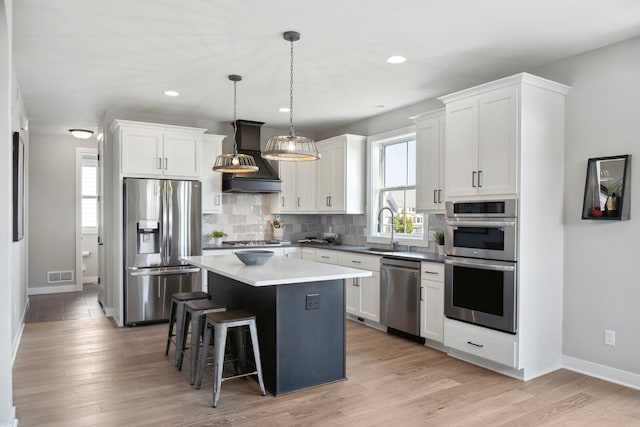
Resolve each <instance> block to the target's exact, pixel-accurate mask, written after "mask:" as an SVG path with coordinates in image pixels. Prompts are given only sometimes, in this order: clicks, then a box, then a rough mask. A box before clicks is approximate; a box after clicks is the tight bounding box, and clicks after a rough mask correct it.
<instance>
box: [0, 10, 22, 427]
mask: <svg viewBox="0 0 640 427" xmlns="http://www.w3.org/2000/svg"><path fill="white" fill-rule="evenodd" d="M11 17H12V2H11V0H3V1H0V100H2V101H0V224H1V225H0V342H2V345H0V426H12V425H14V423H15V422H16V419H15V408H14V406H13V396H12V394H13V387H12V382H13V376H12V372H11V370H12V365H13V354H12V353H13V346H12V345H11V344H12V343H13V342H14V337H16V336H17V335H19V330H20V323H14V320H13V310H14V306H15V302H14V301H15V300H16V298H19V297H16V296H17V295H18V294H19V293H20V287H21V284H20V283H19V282H15V281H14V280H15V276H16V273H15V269H16V268H15V266H13V265H12V262H13V259H14V252H15V251H16V249H15V246H16V245H15V244H14V243H13V232H12V227H13V224H12V184H11V182H12V179H11V177H12V173H11V172H12V167H11V160H12V157H13V156H12V142H11V132H12V124H11V117H12V103H13V102H12V101H13V97H12V93H13V91H12V83H13V77H12V74H13V68H12V61H11V58H12V51H11V40H12V38H11ZM18 246H19V245H18ZM17 251H18V252H19V251H20V249H17ZM18 267H19V266H18ZM18 276H19V274H18ZM18 280H19V279H18Z"/></svg>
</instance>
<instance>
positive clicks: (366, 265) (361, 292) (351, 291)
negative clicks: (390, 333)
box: [338, 252, 380, 322]
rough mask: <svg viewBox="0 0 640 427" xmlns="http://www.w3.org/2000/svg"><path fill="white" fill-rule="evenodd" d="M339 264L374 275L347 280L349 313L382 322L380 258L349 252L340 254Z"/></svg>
mask: <svg viewBox="0 0 640 427" xmlns="http://www.w3.org/2000/svg"><path fill="white" fill-rule="evenodd" d="M338 264H339V265H343V266H345V267H354V268H360V269H363V270H368V271H371V273H373V276H371V277H359V278H355V279H347V280H346V281H345V286H346V309H347V313H349V314H351V315H354V316H357V317H362V318H363V319H369V320H373V321H374V322H379V321H380V257H378V256H372V255H359V254H354V253H349V252H339V253H338Z"/></svg>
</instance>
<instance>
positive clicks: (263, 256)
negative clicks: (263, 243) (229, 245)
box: [235, 249, 273, 265]
mask: <svg viewBox="0 0 640 427" xmlns="http://www.w3.org/2000/svg"><path fill="white" fill-rule="evenodd" d="M235 255H236V256H237V257H238V258H240V261H242V262H243V263H244V264H245V265H262V264H264V263H266V262H267V261H269V259H270V258H271V257H272V256H273V251H263V250H259V249H252V250H249V251H238V252H236V253H235Z"/></svg>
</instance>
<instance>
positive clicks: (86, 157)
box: [78, 150, 100, 234]
mask: <svg viewBox="0 0 640 427" xmlns="http://www.w3.org/2000/svg"><path fill="white" fill-rule="evenodd" d="M79 160H80V165H79V166H80V170H79V188H78V199H79V205H80V206H79V215H80V216H79V221H80V231H81V234H98V226H99V221H100V218H99V212H98V210H99V209H100V194H99V193H100V189H99V188H98V185H99V182H98V180H99V177H98V174H99V165H98V153H97V150H96V151H95V152H93V151H84V152H82V153H81V154H80V159H79ZM89 163H92V164H91V165H90V164H89ZM85 166H94V167H95V169H96V191H95V195H92V196H88V195H84V194H83V192H82V182H83V168H84V167H85ZM83 200H95V201H96V218H95V220H96V225H95V226H91V227H85V226H84V225H83V221H82V219H83V218H84V213H83V204H82V202H83Z"/></svg>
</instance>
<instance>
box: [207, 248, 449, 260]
mask: <svg viewBox="0 0 640 427" xmlns="http://www.w3.org/2000/svg"><path fill="white" fill-rule="evenodd" d="M296 246H297V247H300V248H313V249H325V250H330V251H342V252H352V253H357V254H363V255H377V256H385V257H393V258H400V259H408V260H413V261H429V262H439V263H444V256H443V255H438V254H437V253H433V252H407V251H394V252H391V251H388V250H386V249H379V248H369V247H366V246H349V245H334V244H326V245H323V244H318V243H292V244H283V245H281V246H274V245H262V246H261V245H252V246H227V245H222V246H203V247H202V250H203V251H204V250H207V251H208V250H218V249H236V250H238V249H255V248H271V249H275V248H289V247H296Z"/></svg>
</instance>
